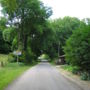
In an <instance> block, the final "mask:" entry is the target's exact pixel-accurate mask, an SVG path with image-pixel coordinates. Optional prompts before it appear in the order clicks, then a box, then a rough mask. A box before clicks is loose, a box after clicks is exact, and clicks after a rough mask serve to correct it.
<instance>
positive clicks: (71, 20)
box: [50, 17, 81, 55]
mask: <svg viewBox="0 0 90 90" xmlns="http://www.w3.org/2000/svg"><path fill="white" fill-rule="evenodd" d="M50 23H51V28H52V30H53V31H54V33H55V34H54V35H55V38H54V39H55V40H54V43H55V46H56V49H57V50H58V47H60V54H61V55H63V54H64V52H63V46H64V45H65V42H66V40H67V39H68V38H69V37H70V36H71V35H72V32H73V31H74V30H75V29H77V28H78V27H80V23H81V21H80V20H79V19H78V18H75V17H64V18H62V19H61V18H59V19H56V20H54V21H51V22H50ZM59 43H60V44H59Z"/></svg>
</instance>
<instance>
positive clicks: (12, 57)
mask: <svg viewBox="0 0 90 90" xmlns="http://www.w3.org/2000/svg"><path fill="white" fill-rule="evenodd" d="M8 61H9V62H15V61H16V57H15V55H14V54H13V53H9V55H8Z"/></svg>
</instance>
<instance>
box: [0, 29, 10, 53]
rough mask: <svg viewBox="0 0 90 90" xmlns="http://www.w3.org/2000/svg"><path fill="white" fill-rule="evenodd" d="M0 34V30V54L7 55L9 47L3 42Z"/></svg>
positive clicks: (0, 32) (0, 33)
mask: <svg viewBox="0 0 90 90" xmlns="http://www.w3.org/2000/svg"><path fill="white" fill-rule="evenodd" d="M2 33H3V32H2V31H1V30H0V53H8V52H9V51H10V45H9V44H8V43H7V42H5V41H4V39H3V34H2Z"/></svg>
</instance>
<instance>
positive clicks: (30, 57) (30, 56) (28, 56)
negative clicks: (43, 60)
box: [19, 48, 36, 64]
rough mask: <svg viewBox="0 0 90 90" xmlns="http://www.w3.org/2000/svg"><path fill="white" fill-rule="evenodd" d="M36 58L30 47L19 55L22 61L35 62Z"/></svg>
mask: <svg viewBox="0 0 90 90" xmlns="http://www.w3.org/2000/svg"><path fill="white" fill-rule="evenodd" d="M35 59H36V56H35V54H34V53H33V52H32V51H31V49H30V48H28V49H27V51H23V53H22V55H21V56H20V57H19V61H20V62H24V63H27V64H30V63H33V62H34V60H35Z"/></svg>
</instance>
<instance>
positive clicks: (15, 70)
mask: <svg viewBox="0 0 90 90" xmlns="http://www.w3.org/2000/svg"><path fill="white" fill-rule="evenodd" d="M28 68H30V66H25V65H24V64H20V65H18V64H17V63H9V64H8V65H6V66H5V67H3V68H0V90H3V89H4V88H5V87H6V86H7V85H8V84H9V83H11V82H12V81H13V80H15V78H17V77H18V76H20V75H21V74H22V73H23V72H24V71H25V70H27V69H28Z"/></svg>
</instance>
